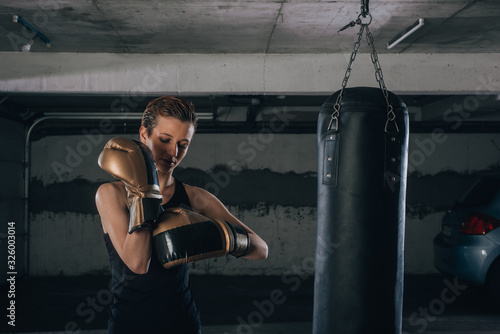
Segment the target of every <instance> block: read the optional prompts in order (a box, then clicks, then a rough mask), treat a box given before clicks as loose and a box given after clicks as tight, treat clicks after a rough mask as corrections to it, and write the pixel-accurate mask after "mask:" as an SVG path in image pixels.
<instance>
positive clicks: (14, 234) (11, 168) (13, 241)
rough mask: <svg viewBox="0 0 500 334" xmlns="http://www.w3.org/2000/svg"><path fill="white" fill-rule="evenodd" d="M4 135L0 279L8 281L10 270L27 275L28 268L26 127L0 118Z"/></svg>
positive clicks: (0, 158) (0, 168)
mask: <svg viewBox="0 0 500 334" xmlns="http://www.w3.org/2000/svg"><path fill="white" fill-rule="evenodd" d="M0 138H1V142H2V145H1V147H0V171H1V174H2V177H1V178H0V189H1V192H0V226H1V227H0V267H1V268H3V270H2V271H0V280H1V281H2V282H5V279H6V276H8V274H7V273H8V272H16V273H17V274H18V275H23V268H24V259H25V256H24V254H25V235H24V198H23V196H24V182H23V175H24V126H23V125H22V124H21V123H17V122H14V121H11V120H8V119H0ZM8 250H10V253H8V252H7V251H8ZM8 261H9V262H8ZM11 261H12V262H11ZM11 265H13V266H14V267H10V266H11ZM9 276H10V275H9Z"/></svg>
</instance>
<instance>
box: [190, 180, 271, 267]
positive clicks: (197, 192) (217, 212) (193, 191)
mask: <svg viewBox="0 0 500 334" xmlns="http://www.w3.org/2000/svg"><path fill="white" fill-rule="evenodd" d="M185 188H186V192H187V194H188V197H189V200H190V202H191V207H192V208H193V211H195V212H198V213H200V214H202V215H204V216H206V217H208V218H219V219H222V220H225V221H227V222H228V223H231V224H235V225H240V226H242V227H243V228H244V229H245V230H246V231H247V233H248V236H249V238H250V248H249V250H248V252H247V254H246V255H245V256H244V258H246V259H252V260H265V259H266V258H267V252H268V249H267V244H266V242H265V241H264V240H262V239H261V238H260V237H259V236H258V235H257V234H256V233H255V232H254V231H252V230H251V229H250V228H249V227H248V226H246V225H245V224H243V223H242V222H241V221H239V220H238V219H237V218H236V217H234V216H233V215H232V214H231V213H230V212H229V210H228V209H227V208H226V207H225V206H224V204H223V203H222V202H221V201H220V200H219V199H218V198H217V197H215V196H214V195H212V194H211V193H210V192H208V191H206V190H205V189H202V188H199V187H193V186H189V185H185Z"/></svg>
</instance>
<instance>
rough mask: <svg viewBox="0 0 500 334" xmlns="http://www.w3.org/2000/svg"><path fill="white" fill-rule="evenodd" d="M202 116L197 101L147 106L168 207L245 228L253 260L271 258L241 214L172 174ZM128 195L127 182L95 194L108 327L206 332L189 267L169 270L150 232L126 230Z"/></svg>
mask: <svg viewBox="0 0 500 334" xmlns="http://www.w3.org/2000/svg"><path fill="white" fill-rule="evenodd" d="M196 124H197V117H196V114H195V112H194V106H193V105H192V103H191V102H189V101H186V100H183V99H180V98H176V97H172V96H162V97H160V98H157V99H155V100H153V101H151V102H150V103H149V104H148V105H147V107H146V110H145V111H144V114H143V119H142V126H141V128H140V130H139V134H140V140H141V142H142V143H144V144H145V145H147V146H148V147H149V149H150V150H151V152H152V153H153V157H154V160H155V162H156V166H157V170H158V181H159V185H160V193H161V195H162V197H163V202H162V206H163V208H164V209H166V208H170V207H179V206H181V207H188V208H191V210H193V211H195V212H198V213H200V214H202V215H204V216H206V217H217V218H220V219H222V220H225V221H227V222H229V223H232V224H236V225H240V226H241V227H243V228H244V229H245V230H246V231H247V233H248V235H249V240H250V246H249V249H248V252H247V253H246V255H245V256H244V257H245V258H247V259H256V260H259V259H266V258H267V244H266V243H265V242H264V241H263V240H262V239H261V238H260V237H259V236H258V235H257V234H255V233H254V232H253V231H252V230H251V229H249V228H248V227H247V226H245V225H244V224H243V223H242V222H240V221H239V220H238V219H237V218H235V217H234V216H233V215H232V214H231V213H230V212H229V211H228V210H227V209H226V207H225V206H224V205H223V204H222V203H221V202H220V201H219V200H218V199H217V198H216V197H215V196H214V195H212V194H211V193H209V192H208V191H206V190H204V189H202V188H198V187H194V186H189V185H186V184H183V183H181V182H180V181H179V180H175V179H174V178H173V176H172V173H173V171H174V169H175V167H176V166H177V165H179V163H180V162H181V161H182V159H183V158H184V156H185V155H186V153H187V151H188V148H189V145H190V143H191V141H192V138H193V135H194V132H195V128H196ZM126 197H127V194H126V189H125V186H124V184H123V182H121V181H118V182H113V183H106V184H103V185H102V186H100V187H99V189H98V190H97V193H96V205H97V209H98V211H99V215H100V217H101V222H102V227H103V230H104V238H105V242H106V247H107V250H108V254H109V257H110V262H111V268H112V288H111V289H112V293H113V296H114V302H113V304H112V305H111V306H110V318H109V323H108V325H109V326H108V327H109V328H108V331H109V333H120V334H121V333H172V334H178V333H179V334H180V333H183V334H187V333H201V325H200V318H199V312H198V310H197V308H196V305H195V303H194V301H193V298H192V295H191V290H190V286H189V276H188V275H189V272H188V269H189V266H188V265H187V264H182V265H179V266H176V267H174V268H171V269H164V268H163V267H162V266H161V264H160V262H159V260H158V259H157V257H156V256H154V254H153V255H152V252H151V249H152V238H151V231H150V230H148V229H139V230H137V231H135V232H134V233H128V231H129V225H128V224H129V223H128V220H129V219H128V214H129V212H128V207H127V199H126Z"/></svg>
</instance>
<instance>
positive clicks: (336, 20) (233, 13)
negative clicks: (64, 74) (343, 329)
mask: <svg viewBox="0 0 500 334" xmlns="http://www.w3.org/2000/svg"><path fill="white" fill-rule="evenodd" d="M360 4H361V2H360V1H359V0H344V1H324V0H323V1H321V0H314V1H294V0H291V1H277V0H258V1H234V0H231V1H206V0H193V1H185V0H168V1H157V0H151V1H150V0H143V1H130V0H92V1H88V0H87V1H82V0H43V1H42V0H39V1H23V0H3V1H2V2H1V4H0V34H1V35H2V36H4V38H2V39H0V51H19V50H20V47H21V46H22V43H25V42H26V41H27V40H29V39H30V38H31V36H32V34H30V33H29V32H27V31H26V29H23V27H22V26H21V25H20V24H17V23H14V22H13V20H12V16H13V15H19V16H21V17H22V18H23V19H25V20H26V21H27V22H29V23H31V24H32V25H33V26H35V27H36V28H37V29H38V30H39V31H40V32H41V33H42V34H43V35H45V36H47V37H48V38H49V40H50V41H51V42H52V43H51V48H50V49H47V48H46V47H45V46H44V44H43V43H41V41H40V40H37V41H35V43H34V45H33V47H32V52H99V53H288V54H290V53H313V54H314V53H340V52H342V53H343V52H346V51H347V50H350V49H352V44H353V37H354V36H355V34H356V32H357V31H358V27H354V28H349V29H348V30H345V31H344V32H341V33H337V31H338V30H339V29H340V28H341V27H342V26H344V25H346V24H347V23H349V22H350V21H352V20H355V19H356V18H357V17H358V15H359V14H360V10H361V5H360ZM369 11H370V13H371V15H372V18H373V19H372V22H371V24H370V29H371V31H372V32H373V35H374V37H375V42H376V47H377V49H378V52H379V53H387V52H391V53H401V52H412V53H461V52H467V53H471V52H500V20H499V17H500V1H497V0H452V1H450V0H419V1H414V0H379V1H376V0H372V1H369ZM419 18H423V19H424V22H425V24H424V26H423V28H421V29H420V30H418V31H417V32H416V33H415V34H414V35H413V36H411V37H410V38H408V39H407V40H405V41H403V42H401V43H400V44H399V45H398V46H396V47H394V48H393V49H391V50H388V49H387V48H386V46H387V42H388V41H390V40H391V39H392V38H394V37H395V36H396V35H398V33H400V32H402V31H404V30H405V29H406V28H407V27H409V26H411V25H412V24H413V23H414V22H416V21H417V20H418V19H419ZM363 21H364V22H367V21H366V20H363ZM5 37H7V38H5Z"/></svg>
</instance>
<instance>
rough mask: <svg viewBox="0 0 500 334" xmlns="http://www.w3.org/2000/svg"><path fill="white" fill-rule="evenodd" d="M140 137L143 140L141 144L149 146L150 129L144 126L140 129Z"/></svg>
mask: <svg viewBox="0 0 500 334" xmlns="http://www.w3.org/2000/svg"><path fill="white" fill-rule="evenodd" d="M139 136H140V138H141V142H142V143H143V144H147V139H148V129H146V127H144V126H142V125H141V127H140V128H139Z"/></svg>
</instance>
